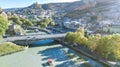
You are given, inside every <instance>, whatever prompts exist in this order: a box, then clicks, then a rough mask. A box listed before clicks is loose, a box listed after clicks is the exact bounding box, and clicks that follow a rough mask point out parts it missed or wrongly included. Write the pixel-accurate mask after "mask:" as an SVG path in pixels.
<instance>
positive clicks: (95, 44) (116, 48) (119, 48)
mask: <svg viewBox="0 0 120 67" xmlns="http://www.w3.org/2000/svg"><path fill="white" fill-rule="evenodd" d="M84 35H85V34H84V30H83V29H79V30H77V31H76V32H68V33H67V35H66V37H65V41H66V42H71V43H77V44H80V45H84V46H86V47H87V48H88V49H90V50H91V51H93V52H95V53H97V54H98V55H100V56H102V57H104V58H105V59H107V60H120V34H113V35H107V36H101V35H99V34H97V35H90V36H88V37H85V36H84Z"/></svg>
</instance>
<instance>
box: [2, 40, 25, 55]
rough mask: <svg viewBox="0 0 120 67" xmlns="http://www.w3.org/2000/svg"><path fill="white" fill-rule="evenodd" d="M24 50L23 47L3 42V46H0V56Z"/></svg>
mask: <svg viewBox="0 0 120 67" xmlns="http://www.w3.org/2000/svg"><path fill="white" fill-rule="evenodd" d="M24 49H25V47H23V46H18V45H16V44H14V43H11V42H5V43H3V44H0V56H5V55H9V54H13V53H16V52H20V51H23V50H24Z"/></svg>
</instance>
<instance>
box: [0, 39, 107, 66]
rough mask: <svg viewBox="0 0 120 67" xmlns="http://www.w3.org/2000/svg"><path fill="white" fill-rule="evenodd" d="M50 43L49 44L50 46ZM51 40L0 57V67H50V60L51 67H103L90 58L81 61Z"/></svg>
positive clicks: (69, 50) (35, 43)
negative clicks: (50, 62)
mask: <svg viewBox="0 0 120 67" xmlns="http://www.w3.org/2000/svg"><path fill="white" fill-rule="evenodd" d="M50 42H51V44H50ZM52 42H53V40H41V41H36V42H33V43H32V44H34V47H30V48H28V49H26V50H25V51H22V52H18V53H14V54H11V55H6V56H3V57H0V67H50V66H48V65H47V64H46V62H47V59H48V58H52V59H53V61H54V66H51V67H105V66H102V64H100V63H97V62H95V61H93V60H92V59H90V58H87V57H86V59H85V58H84V59H83V56H82V55H79V56H78V54H77V53H75V52H74V51H73V50H71V49H69V48H66V47H63V46H62V45H61V44H54V43H52Z"/></svg>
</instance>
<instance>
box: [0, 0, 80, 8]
mask: <svg viewBox="0 0 120 67" xmlns="http://www.w3.org/2000/svg"><path fill="white" fill-rule="evenodd" d="M72 1H78V0H0V6H1V7H2V9H6V8H19V7H27V6H29V5H31V4H33V3H34V2H39V3H40V4H44V3H56V2H72Z"/></svg>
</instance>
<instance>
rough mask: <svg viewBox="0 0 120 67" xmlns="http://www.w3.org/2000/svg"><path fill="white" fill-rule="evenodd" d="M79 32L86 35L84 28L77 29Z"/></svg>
mask: <svg viewBox="0 0 120 67" xmlns="http://www.w3.org/2000/svg"><path fill="white" fill-rule="evenodd" d="M77 32H81V33H82V35H84V32H85V31H84V29H83V28H79V29H77Z"/></svg>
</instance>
